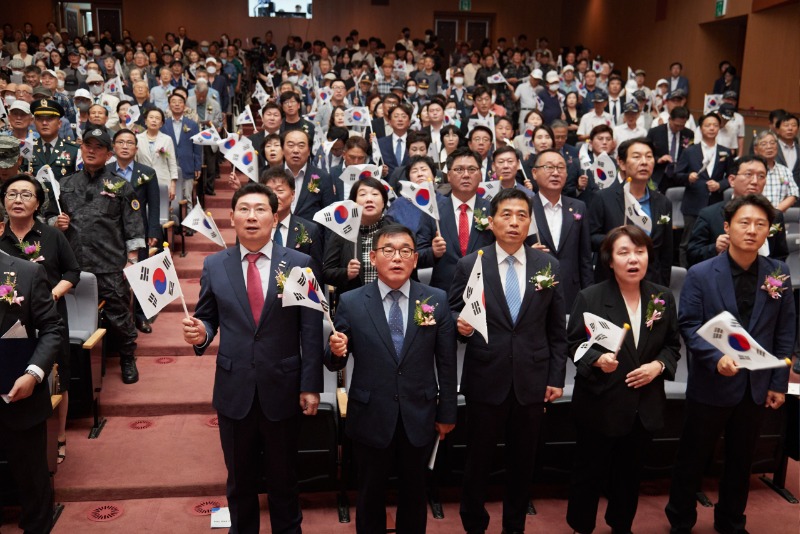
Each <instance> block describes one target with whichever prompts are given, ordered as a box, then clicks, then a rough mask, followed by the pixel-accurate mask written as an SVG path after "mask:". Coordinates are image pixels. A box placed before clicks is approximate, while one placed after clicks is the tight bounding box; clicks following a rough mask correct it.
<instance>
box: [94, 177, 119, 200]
mask: <svg viewBox="0 0 800 534" xmlns="http://www.w3.org/2000/svg"><path fill="white" fill-rule="evenodd" d="M123 187H125V182H124V181H122V180H121V181H119V182H117V183H115V184H113V183H111V181H109V180H103V190H102V191H101V192H100V194H101V195H106V196H107V197H111V198H115V197H116V196H117V195H118V194H119V192H120V191H122V188H123Z"/></svg>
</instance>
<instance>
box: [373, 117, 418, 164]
mask: <svg viewBox="0 0 800 534" xmlns="http://www.w3.org/2000/svg"><path fill="white" fill-rule="evenodd" d="M413 113H414V112H413V110H412V109H411V106H409V105H408V104H405V103H403V104H398V105H397V106H395V107H393V108H392V109H391V110H389V126H391V127H392V134H391V135H387V136H386V137H381V138H379V139H378V147H379V148H380V149H381V159H383V164H384V165H386V166H387V167H388V168H389V174H388V176H391V174H392V172H394V170H395V169H396V168H397V167H399V166H401V165H406V164H407V163H408V141H407V139H406V138H407V137H408V136H407V134H408V128H409V127H410V126H411V115H413Z"/></svg>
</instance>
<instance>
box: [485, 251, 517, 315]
mask: <svg viewBox="0 0 800 534" xmlns="http://www.w3.org/2000/svg"><path fill="white" fill-rule="evenodd" d="M484 257H485V259H486V261H484V262H483V268H484V269H485V272H486V275H485V278H484V281H485V282H486V284H487V286H488V287H487V288H486V291H485V294H486V295H489V296H491V297H493V298H495V299H496V300H497V306H498V308H500V309H501V310H503V317H504V318H505V320H506V323H508V324H509V325H511V326H512V327H513V326H514V321H512V320H511V311H509V309H508V303H507V302H506V297H505V292H504V291H503V283H502V282H501V281H500V268H499V267H498V265H497V250H496V248H495V246H490V247H487V248H486V251H485V253H484ZM489 309H491V308H489ZM521 310H522V307H520V311H521ZM520 315H521V313H520Z"/></svg>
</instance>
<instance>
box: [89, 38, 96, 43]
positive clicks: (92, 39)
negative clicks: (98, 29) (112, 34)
mask: <svg viewBox="0 0 800 534" xmlns="http://www.w3.org/2000/svg"><path fill="white" fill-rule="evenodd" d="M96 40H97V37H89V42H90V43H93V42H95V41H96Z"/></svg>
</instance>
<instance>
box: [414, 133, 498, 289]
mask: <svg viewBox="0 0 800 534" xmlns="http://www.w3.org/2000/svg"><path fill="white" fill-rule="evenodd" d="M447 168H448V169H450V171H449V172H448V173H447V180H448V181H449V182H450V187H451V188H452V189H451V193H450V195H449V196H446V197H444V198H442V199H440V200H439V228H440V229H441V235H440V234H439V233H437V231H436V221H435V220H433V218H432V217H425V218H424V222H423V223H422V225H421V226H420V229H419V231H418V232H417V245H418V247H417V248H418V249H419V265H418V266H419V268H421V269H424V268H426V267H433V274H432V276H431V285H432V286H433V287H438V288H439V289H444V290H445V291H447V290H448V289H450V284H451V283H452V282H453V273H454V272H455V269H456V263H458V260H460V259H461V258H463V257H464V256H466V255H468V254H470V253H472V252H475V251H477V250H478V249H480V248H483V247H485V246H486V245H490V244H492V243H493V242H494V235H493V234H492V232H491V230H489V228H488V226H487V225H484V224H481V223H480V220H481V219H485V218H486V217H487V216H488V215H489V210H490V208H491V206H490V205H489V203H488V202H487V201H485V200H484V199H482V198H479V197H478V195H477V191H478V184H479V183H480V182H481V157H480V156H479V155H478V154H477V153H476V152H473V151H472V150H470V149H468V148H458V149H456V150H454V151H453V152H452V153H451V154H450V156H449V157H448V158H447Z"/></svg>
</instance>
